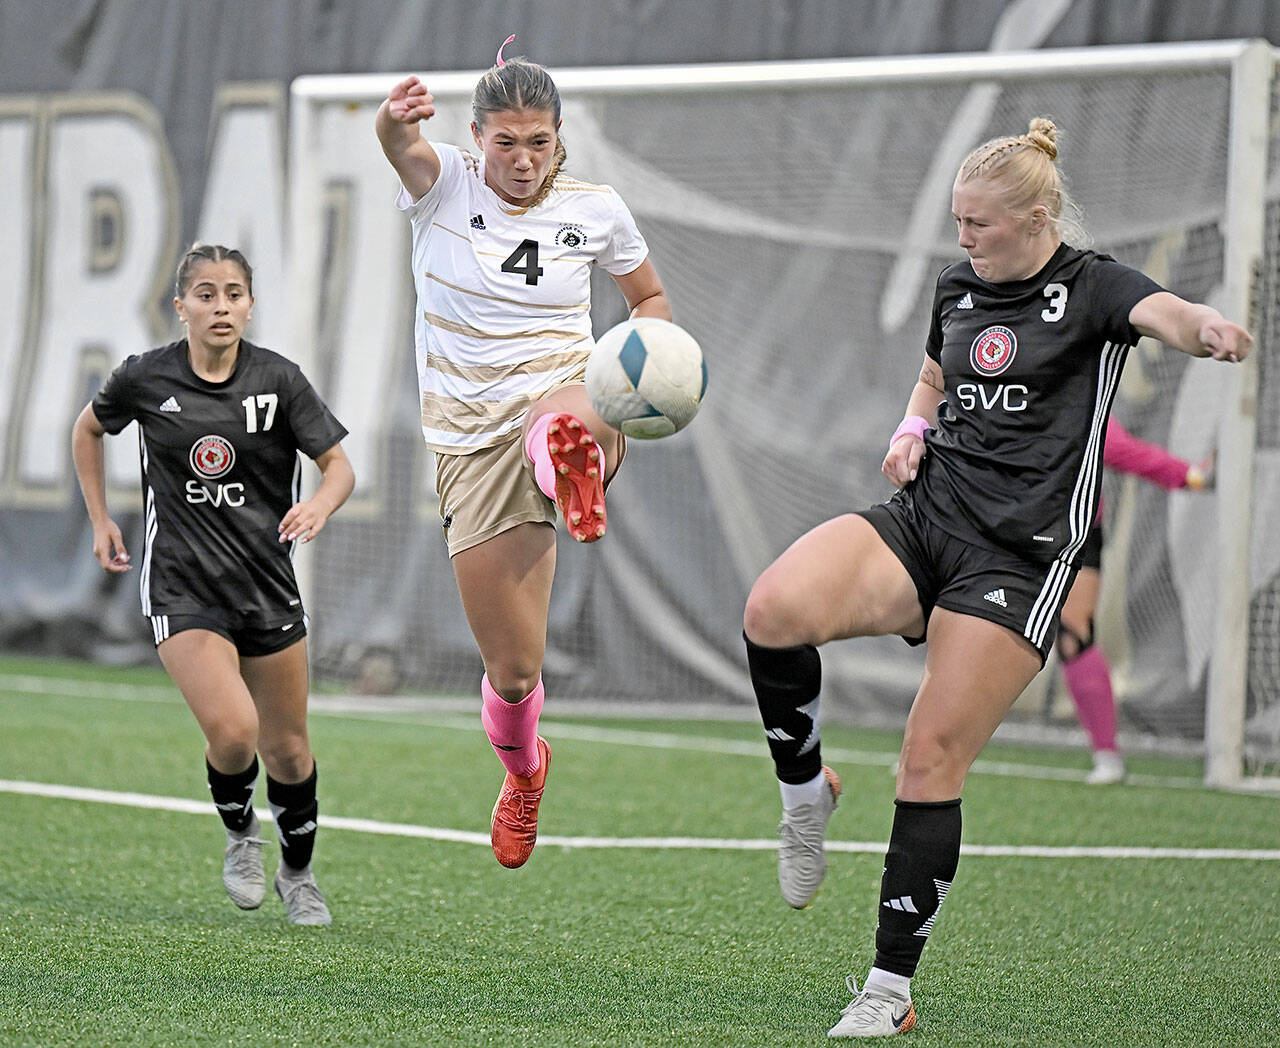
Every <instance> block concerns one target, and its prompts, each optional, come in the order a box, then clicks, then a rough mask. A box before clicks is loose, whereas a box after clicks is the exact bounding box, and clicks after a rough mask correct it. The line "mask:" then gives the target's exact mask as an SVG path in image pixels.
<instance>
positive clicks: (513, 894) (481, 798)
mask: <svg viewBox="0 0 1280 1048" xmlns="http://www.w3.org/2000/svg"><path fill="white" fill-rule="evenodd" d="M319 701H321V702H323V700H319ZM548 711H549V712H548V714H547V715H545V716H544V729H545V734H546V735H547V737H548V738H549V740H550V742H551V744H552V746H553V748H554V761H553V764H552V771H551V777H550V781H549V784H548V788H547V794H546V799H545V801H544V803H543V809H542V812H543V814H542V819H541V827H542V832H543V834H544V835H547V836H551V837H553V838H563V840H564V843H563V844H558V845H557V844H555V843H548V842H547V841H546V840H544V841H543V842H542V843H540V844H539V846H538V849H537V851H535V853H534V856H533V858H532V859H531V860H530V862H529V863H528V865H527V866H525V867H524V868H523V869H520V870H517V871H510V870H504V869H502V868H500V867H499V866H498V865H497V863H496V862H495V861H494V859H493V856H492V854H491V853H490V851H489V849H488V847H487V845H486V844H483V843H481V844H476V843H470V842H469V841H463V842H453V841H446V840H437V839H430V838H429V837H423V836H417V837H412V836H402V835H397V833H395V832H393V831H395V829H396V827H395V826H383V827H381V829H383V830H385V831H387V832H368V831H367V830H359V829H351V828H337V827H335V826H332V825H331V826H329V827H328V828H326V827H325V826H324V819H325V817H326V816H329V817H331V818H338V819H349V820H359V819H363V820H378V821H380V822H382V823H386V824H404V825H407V826H412V827H420V828H435V829H436V830H446V831H448V830H452V831H465V832H467V833H471V834H476V835H478V839H483V838H484V837H486V836H487V830H488V816H489V810H490V807H491V806H492V803H493V798H494V796H495V795H496V792H497V788H498V785H499V783H500V780H501V774H500V766H499V765H498V763H497V761H496V760H495V759H494V757H493V756H492V753H491V751H490V750H489V747H488V744H487V743H486V741H485V739H484V736H483V734H482V733H481V732H480V730H479V717H478V714H477V715H474V716H466V715H461V714H458V713H456V712H454V713H450V712H446V711H441V710H438V709H431V708H425V709H420V710H417V711H415V710H412V709H401V710H398V711H396V712H392V713H385V714H378V713H368V712H365V713H360V714H357V715H353V714H351V713H342V712H338V711H331V712H325V711H323V710H317V711H316V712H315V714H314V716H313V718H312V741H313V746H314V749H315V751H316V754H317V759H318V762H319V768H320V791H321V794H320V796H321V823H322V826H321V837H320V841H319V844H318V848H317V854H316V863H315V866H316V870H317V874H318V878H319V881H320V884H321V887H322V888H323V889H324V891H325V893H326V895H327V896H328V899H329V902H330V906H331V908H332V910H333V915H334V923H333V926H332V927H330V928H326V929H299V928H293V927H291V926H289V925H287V924H286V923H285V921H284V918H283V911H282V908H281V906H280V904H279V902H278V900H276V899H275V898H274V896H271V897H269V898H268V900H267V902H266V904H264V906H263V908H262V909H261V910H258V911H255V912H249V913H245V912H241V911H239V910H237V909H236V908H235V907H234V906H233V905H232V904H231V903H230V902H229V901H228V900H227V898H226V897H225V895H224V893H223V891H222V887H221V883H220V879H219V877H220V870H221V853H222V831H221V828H220V824H219V822H218V820H217V818H216V816H215V815H214V814H213V813H212V809H211V807H210V808H209V810H208V812H207V813H202V814H188V813H185V812H182V811H168V810H149V809H147V808H142V807H135V806H130V805H126V804H117V803H99V802H90V801H86V800H82V799H68V798H64V797H47V796H36V795H30V794H28V793H23V792H17V791H18V789H19V787H18V786H17V785H16V784H26V783H39V784H50V785H56V786H60V787H82V788H93V789H97V790H103V791H125V792H128V793H132V794H140V795H145V797H144V798H143V799H144V800H145V798H146V797H151V798H159V799H162V800H164V799H172V798H179V799H186V800H188V801H199V802H206V803H207V800H208V792H207V788H206V786H205V784H204V781H203V774H202V773H203V764H202V759H201V751H202V743H201V739H200V737H199V733H198V731H197V729H196V726H195V722H194V720H193V719H192V718H191V716H190V714H189V713H188V712H187V711H186V708H185V707H184V706H183V705H182V703H181V701H180V699H179V698H178V697H177V695H176V693H175V692H174V691H173V690H172V689H171V688H170V687H169V686H168V684H167V681H166V678H165V677H164V676H163V675H162V674H159V673H150V672H140V671H123V670H106V669H102V668H99V667H85V666H76V665H70V664H59V663H46V662H33V661H23V660H16V659H0V780H4V786H3V788H0V1045H4V1046H10V1045H32V1046H36V1045H38V1046H53V1045H76V1046H88V1045H129V1046H153V1045H154V1046H160V1045H165V1046H169V1045H228V1046H230V1045H335V1046H337V1045H341V1046H348V1045H350V1046H354V1045H379V1046H381V1045H502V1046H509V1045H522V1046H523V1045H530V1046H533V1045H537V1046H558V1045H610V1046H614V1045H617V1046H631V1045H636V1046H650V1045H652V1046H668V1045H671V1046H685V1045H687V1046H699V1048H701V1046H716V1045H724V1046H752V1045H758V1046H769V1048H784V1046H792V1045H820V1044H826V1043H831V1042H828V1041H827V1038H826V1030H827V1028H828V1027H829V1026H830V1025H831V1024H832V1023H833V1022H835V1020H836V1019H837V1018H838V1015H839V1009H840V1008H841V1007H842V1006H843V1005H844V1004H846V1003H847V1001H848V995H847V993H846V991H845V988H844V976H845V975H846V974H847V973H849V972H853V973H855V974H856V975H857V976H858V978H859V979H861V978H862V976H863V975H864V974H865V971H866V968H867V965H868V963H869V961H870V956H871V952H870V946H871V939H872V934H873V930H874V920H875V908H876V899H877V892H878V885H879V876H880V868H881V859H882V850H880V849H881V846H882V844H883V842H884V841H885V839H886V837H887V834H888V829H889V823H890V820H891V817H892V805H891V798H892V794H893V787H892V777H891V773H890V770H889V769H890V763H891V757H892V754H893V752H894V751H895V750H896V747H897V739H896V738H895V737H894V736H892V735H890V734H884V733H873V732H865V731H853V730H849V729H841V728H836V727H829V728H827V729H826V730H825V732H824V749H825V751H826V753H827V759H828V762H829V763H832V764H833V765H835V766H836V767H837V769H838V770H839V772H840V774H841V776H842V777H843V779H844V783H845V794H844V800H843V801H842V803H841V806H840V810H839V811H838V812H837V813H836V815H835V817H834V818H833V820H832V824H831V840H832V841H833V842H869V843H870V844H871V845H872V846H873V847H872V848H871V849H870V850H867V851H858V850H850V851H838V852H835V853H834V854H832V856H831V865H830V871H829V873H828V877H827V881H826V885H825V886H824V888H823V891H822V894H821V895H820V896H819V898H818V900H817V902H816V903H815V905H814V906H813V907H811V908H810V909H809V910H806V911H803V912H798V911H793V910H791V909H789V908H788V907H787V906H786V905H785V904H784V903H783V902H782V901H781V899H780V898H779V896H778V893H777V885H776V880H775V857H774V855H773V853H772V852H771V851H769V850H758V849H752V848H750V847H745V846H744V847H721V848H718V849H713V848H706V847H679V848H677V847H670V846H665V847H645V848H634V847H621V846H618V845H617V844H610V843H609V842H608V841H601V842H596V845H595V846H591V847H584V846H581V845H582V844H583V843H584V842H583V841H582V840H581V838H583V837H604V838H636V837H663V838H672V837H681V838H697V839H716V840H722V841H728V842H730V843H731V842H732V841H736V840H743V841H758V840H768V839H769V838H771V836H772V834H773V832H774V827H775V825H776V822H777V817H778V810H779V801H778V794H777V788H776V786H775V784H774V782H773V779H772V775H771V765H770V764H769V762H768V759H767V756H766V751H765V746H764V742H763V739H762V738H761V737H760V734H759V729H758V728H757V727H755V726H753V725H752V724H749V723H742V722H739V723H732V722H724V723H720V722H716V723H710V722H705V721H704V722H700V723H685V722H679V721H661V722H656V721H655V722H637V721H613V720H608V721H606V720H594V721H588V720H585V719H583V718H579V717H568V716H561V717H557V716H556V715H555V701H554V698H552V699H551V701H550V702H549V703H548ZM1087 763H1088V760H1087V756H1086V755H1085V754H1083V753H1074V752H1059V751H1053V750H1044V749H1031V748H1015V747H1008V746H992V747H991V748H990V749H989V750H988V752H987V754H985V755H984V764H983V765H982V767H984V768H985V769H987V770H985V771H983V772H975V774H974V775H973V776H972V777H971V779H970V782H969V786H968V788H967V790H966V796H965V804H964V817H965V842H966V845H967V846H987V847H990V846H1004V845H1022V846H1041V847H1048V848H1061V847H1072V846H1076V847H1082V848H1085V849H1093V848H1099V847H1123V846H1139V847H1149V848H1156V849H1244V850H1257V851H1258V852H1259V854H1258V855H1257V856H1255V857H1251V858H1221V857H1218V858H1212V857H1204V854H1205V853H1203V852H1200V853H1193V855H1192V856H1191V857H1178V856H1175V855H1173V854H1171V853H1166V852H1164V851H1162V852H1160V853H1158V854H1157V855H1156V856H1155V857H1148V858H1121V857H1114V854H1113V853H1107V852H1096V851H1086V852H1085V853H1083V854H1081V855H1078V856H1075V857H1068V856H1064V855H1062V854H1059V853H1057V852H1052V851H1051V852H1049V853H1048V854H1044V855H1034V856H1028V855H1018V854H1013V855H1010V854H989V853H982V852H981V850H979V851H978V852H976V853H975V852H972V851H971V852H969V853H967V854H966V855H965V856H964V857H962V859H961V862H960V870H959V873H958V875H957V877H956V881H955V885H954V888H953V889H952V891H951V893H950V894H949V895H948V897H947V901H946V905H945V907H944V908H943V910H942V911H941V916H940V917H939V920H938V924H937V926H936V929H935V932H934V935H933V937H932V938H931V939H930V942H929V945H928V947H927V948H926V950H925V955H924V962H923V964H922V966H921V970H920V972H919V974H918V975H917V977H916V979H915V981H914V982H913V992H914V995H915V998H916V1007H917V1011H918V1012H919V1014H920V1024H919V1026H918V1027H917V1028H916V1030H915V1031H914V1032H913V1033H911V1034H908V1035H906V1036H905V1037H904V1038H902V1041H901V1043H903V1044H904V1045H908V1046H910V1045H916V1046H919V1048H925V1046H947V1048H965V1046H974V1048H995V1046H1039V1045H1046V1046H1057V1045H1063V1046H1066V1045H1082V1046H1083V1045H1098V1046H1112V1045H1115V1046H1125V1048H1135V1046H1144V1045H1152V1046H1160V1048H1183V1046H1186V1048H1190V1046H1203V1045H1231V1046H1233V1048H1247V1046H1257V1048H1274V1046H1276V1045H1277V1044H1280V945H1278V944H1280V861H1277V860H1278V859H1280V852H1278V851H1277V850H1276V849H1280V800H1278V799H1276V798H1274V797H1258V796H1240V795H1228V794H1220V793H1215V792H1210V791H1206V790H1203V789H1200V788H1198V787H1196V786H1194V782H1195V780H1196V777H1197V776H1198V774H1199V768H1198V766H1197V765H1196V764H1195V763H1194V762H1190V761H1180V760H1176V759H1170V758H1144V757H1143V756H1140V755H1139V756H1134V757H1132V758H1131V761H1130V763H1131V766H1132V768H1133V770H1134V772H1135V773H1136V779H1137V782H1138V783H1140V784H1139V785H1128V786H1124V787H1109V788H1096V787H1086V786H1084V785H1083V784H1081V783H1080V782H1079V781H1076V780H1074V779H1065V780H1064V779H1062V778H1055V777H1054V776H1055V774H1062V773H1063V770H1066V772H1069V773H1070V774H1072V775H1075V776H1077V777H1078V776H1079V775H1082V774H1083V771H1084V769H1085V767H1086V766H1087ZM259 807H260V811H261V810H265V804H260V806H259ZM374 828H377V827H374ZM421 832H424V833H425V832H428V831H427V830H423V831H421ZM270 835H271V834H270V828H269V827H268V836H270ZM685 843H686V844H688V843H690V842H688V841H686V842H685ZM269 855H270V861H269V866H268V869H269V870H270V869H273V868H274V864H275V859H276V856H275V854H271V853H269ZM895 1043H896V1042H895Z"/></svg>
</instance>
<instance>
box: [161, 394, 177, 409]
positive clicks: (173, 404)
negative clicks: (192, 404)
mask: <svg viewBox="0 0 1280 1048" xmlns="http://www.w3.org/2000/svg"><path fill="white" fill-rule="evenodd" d="M160 410H161V411H181V410H182V408H180V407H179V406H178V402H177V401H176V400H174V399H173V397H170V398H169V399H168V400H166V401H165V402H164V403H163V404H161V405H160Z"/></svg>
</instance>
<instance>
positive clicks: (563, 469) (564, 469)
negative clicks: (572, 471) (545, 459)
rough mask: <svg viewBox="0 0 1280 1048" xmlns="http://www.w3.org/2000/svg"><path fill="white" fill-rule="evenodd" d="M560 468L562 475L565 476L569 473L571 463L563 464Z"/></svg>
mask: <svg viewBox="0 0 1280 1048" xmlns="http://www.w3.org/2000/svg"><path fill="white" fill-rule="evenodd" d="M559 468H560V475H561V476H564V474H566V473H568V472H569V463H567V462H561V463H560V467H559Z"/></svg>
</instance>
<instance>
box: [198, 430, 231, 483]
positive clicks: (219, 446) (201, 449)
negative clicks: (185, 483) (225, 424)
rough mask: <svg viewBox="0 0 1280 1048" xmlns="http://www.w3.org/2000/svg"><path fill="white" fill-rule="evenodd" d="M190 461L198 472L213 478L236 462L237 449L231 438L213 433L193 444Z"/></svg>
mask: <svg viewBox="0 0 1280 1048" xmlns="http://www.w3.org/2000/svg"><path fill="white" fill-rule="evenodd" d="M190 462H191V468H192V469H193V470H194V471H195V472H196V473H198V474H199V475H200V476H202V477H208V478H209V479H210V480H212V479H214V478H215V477H220V476H222V475H223V474H224V473H226V472H227V470H229V469H230V468H231V467H232V466H234V465H235V464H236V449H235V448H233V447H232V446H231V442H230V441H229V440H225V439H223V438H222V437H220V436H218V435H217V434H216V433H211V434H209V435H208V436H207V437H201V438H200V439H199V440H197V441H196V442H195V443H194V444H192V445H191V455H190Z"/></svg>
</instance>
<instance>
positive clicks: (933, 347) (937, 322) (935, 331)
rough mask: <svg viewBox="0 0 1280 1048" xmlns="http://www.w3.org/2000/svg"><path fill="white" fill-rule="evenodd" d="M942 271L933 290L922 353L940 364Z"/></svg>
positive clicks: (944, 271) (944, 273)
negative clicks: (926, 334)
mask: <svg viewBox="0 0 1280 1048" xmlns="http://www.w3.org/2000/svg"><path fill="white" fill-rule="evenodd" d="M946 272H947V271H946V270H945V269H944V270H943V271H942V272H941V273H939V274H938V281H937V284H936V285H935V286H934V289H933V308H932V309H931V310H930V311H929V335H928V337H927V338H926V339H925V343H924V351H925V355H926V356H928V357H929V359H930V360H933V361H935V362H936V363H938V364H939V365H941V364H942V278H943V276H945V275H946Z"/></svg>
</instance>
